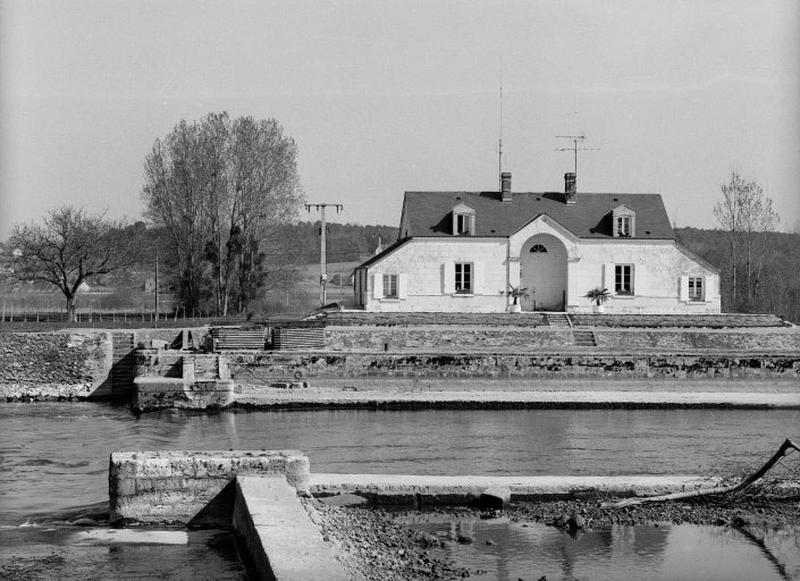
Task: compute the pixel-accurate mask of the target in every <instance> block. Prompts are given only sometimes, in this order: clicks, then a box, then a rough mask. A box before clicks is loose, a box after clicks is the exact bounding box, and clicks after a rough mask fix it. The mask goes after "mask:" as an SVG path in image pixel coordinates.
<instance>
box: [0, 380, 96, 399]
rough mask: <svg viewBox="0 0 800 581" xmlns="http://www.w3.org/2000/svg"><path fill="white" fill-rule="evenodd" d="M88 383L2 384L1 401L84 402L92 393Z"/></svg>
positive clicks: (0, 390)
mask: <svg viewBox="0 0 800 581" xmlns="http://www.w3.org/2000/svg"><path fill="white" fill-rule="evenodd" d="M91 389H92V384H91V383H90V382H86V383H38V382H30V383H20V382H17V383H0V401H4V402H6V403H35V402H42V401H82V400H84V399H86V398H87V397H88V396H89V394H90V393H91Z"/></svg>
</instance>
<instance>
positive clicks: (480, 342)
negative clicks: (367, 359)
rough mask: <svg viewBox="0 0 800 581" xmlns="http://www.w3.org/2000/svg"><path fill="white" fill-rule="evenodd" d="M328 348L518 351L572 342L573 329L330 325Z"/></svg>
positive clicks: (327, 333) (326, 333)
mask: <svg viewBox="0 0 800 581" xmlns="http://www.w3.org/2000/svg"><path fill="white" fill-rule="evenodd" d="M325 337H326V344H327V350H328V351H395V352H396V351H411V352H420V351H422V352H429V351H434V352H436V351H439V352H471V351H484V352H485V351H490V352H491V351H498V350H499V351H504V350H508V349H513V350H516V351H517V352H526V351H537V350H552V349H558V348H559V347H563V346H564V345H569V344H571V343H572V331H570V330H569V329H562V328H555V327H538V328H535V327H528V328H519V327H494V328H493V327H488V328H487V327H478V326H475V327H468V326H434V325H431V326H414V327H368V326H360V327H331V326H329V327H327V328H326V329H325Z"/></svg>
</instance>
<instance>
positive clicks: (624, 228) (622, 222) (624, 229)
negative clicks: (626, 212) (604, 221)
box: [614, 216, 632, 238]
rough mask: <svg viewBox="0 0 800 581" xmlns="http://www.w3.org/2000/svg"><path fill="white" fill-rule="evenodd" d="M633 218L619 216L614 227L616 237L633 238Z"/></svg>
mask: <svg viewBox="0 0 800 581" xmlns="http://www.w3.org/2000/svg"><path fill="white" fill-rule="evenodd" d="M631 230H632V228H631V217H630V216H617V219H616V221H615V225H614V235H615V236H617V237H618V238H630V237H631Z"/></svg>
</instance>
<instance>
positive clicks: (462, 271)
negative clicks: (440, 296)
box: [456, 262, 472, 295]
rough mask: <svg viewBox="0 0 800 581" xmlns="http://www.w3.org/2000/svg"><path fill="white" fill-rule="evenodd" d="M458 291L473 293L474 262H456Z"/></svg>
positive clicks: (459, 292) (466, 293) (460, 292)
mask: <svg viewBox="0 0 800 581" xmlns="http://www.w3.org/2000/svg"><path fill="white" fill-rule="evenodd" d="M456 293H458V294H465V295H469V294H472V263H469V262H457V263H456Z"/></svg>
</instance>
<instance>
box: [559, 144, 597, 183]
mask: <svg viewBox="0 0 800 581" xmlns="http://www.w3.org/2000/svg"><path fill="white" fill-rule="evenodd" d="M556 139H569V140H570V141H571V142H572V145H568V146H567V147H560V148H558V149H556V151H571V152H573V154H574V158H575V179H577V177H578V152H579V151H599V149H600V148H599V147H578V143H583V142H584V141H586V136H585V135H583V134H581V135H556Z"/></svg>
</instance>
